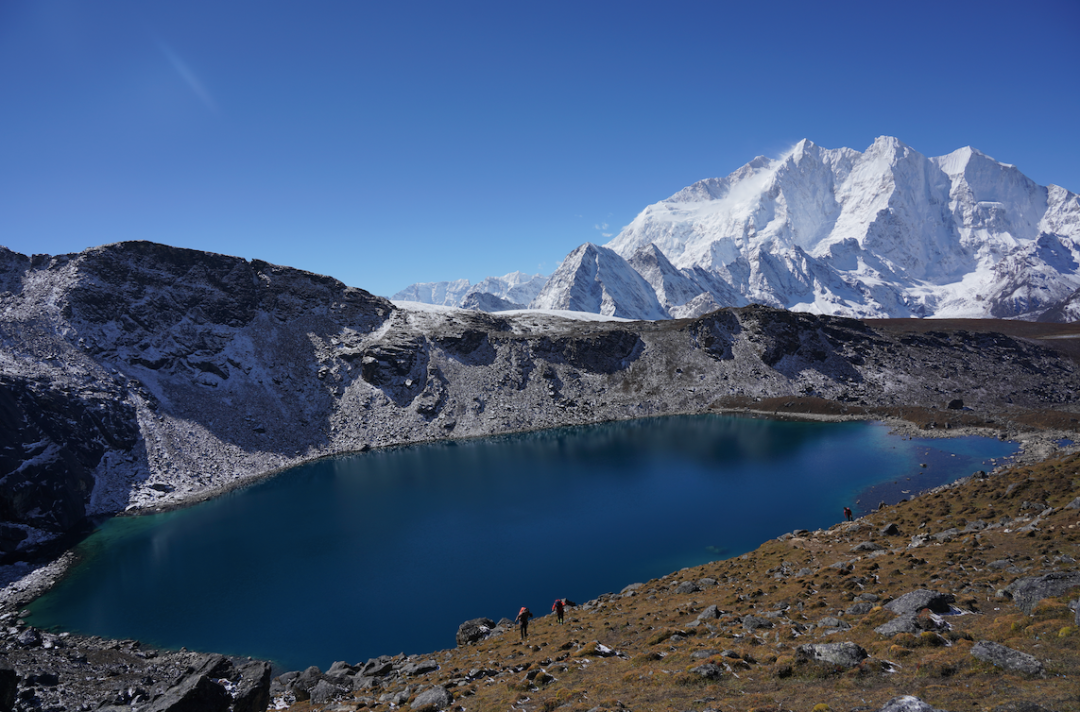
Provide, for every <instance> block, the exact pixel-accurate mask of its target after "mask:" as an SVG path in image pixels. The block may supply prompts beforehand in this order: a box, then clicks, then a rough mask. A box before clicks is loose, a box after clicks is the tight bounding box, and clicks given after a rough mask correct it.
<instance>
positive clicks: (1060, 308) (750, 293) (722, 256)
mask: <svg viewBox="0 0 1080 712" xmlns="http://www.w3.org/2000/svg"><path fill="white" fill-rule="evenodd" d="M1078 267H1080V198H1078V196H1077V195H1076V194H1075V193H1071V192H1069V191H1067V190H1065V189H1063V188H1060V187H1058V186H1049V187H1043V186H1039V185H1036V184H1035V183H1034V182H1033V181H1031V180H1030V179H1028V178H1027V177H1025V176H1024V175H1023V174H1022V173H1021V172H1020V171H1019V170H1017V168H1016V167H1014V166H1011V165H1006V164H1003V163H999V162H997V161H995V160H994V159H992V158H990V157H989V156H986V155H984V154H982V153H980V152H979V151H977V150H974V149H972V148H970V147H968V148H962V149H959V150H957V151H954V152H952V153H950V154H948V155H945V156H940V157H936V158H928V157H926V156H923V155H922V154H920V153H918V152H917V151H915V150H913V149H912V148H911V147H909V146H907V145H905V144H903V143H902V142H900V141H898V140H897V139H895V138H889V137H881V138H879V139H877V140H876V141H875V142H874V144H873V145H872V146H870V147H869V148H868V149H867V150H866V151H865V152H864V153H859V152H858V151H854V150H852V149H849V148H841V149H825V148H821V147H820V146H817V145H815V144H813V143H811V142H810V141H807V140H803V141H801V142H799V143H798V144H797V145H796V146H795V147H794V148H793V149H792V150H791V151H789V152H787V153H786V154H785V155H783V156H781V157H780V158H776V159H770V158H765V157H763V156H759V157H758V158H755V159H754V160H753V161H751V162H750V163H747V164H746V165H745V166H743V167H742V168H739V169H738V170H736V171H735V172H733V173H731V174H730V175H728V176H727V177H724V178H711V179H708V180H702V181H699V182H697V183H695V184H693V185H691V186H689V187H687V188H684V189H683V190H680V191H679V192H678V193H676V194H675V195H673V196H671V197H670V198H667V199H666V200H662V201H660V202H658V203H655V204H653V205H650V206H648V207H647V208H645V209H644V210H643V211H642V212H641V213H640V214H639V215H638V216H637V217H636V218H635V219H634V220H633V222H631V223H630V224H629V225H628V226H626V227H625V228H624V229H623V230H622V231H621V232H620V233H619V234H618V235H616V236H615V238H613V239H612V240H611V241H610V242H609V243H607V245H605V246H599V245H593V244H585V245H582V246H581V247H579V248H577V249H576V250H574V251H573V252H572V253H570V255H568V256H567V257H566V259H565V260H564V261H563V263H562V265H561V266H560V267H559V268H558V269H557V270H556V271H555V273H554V274H552V275H551V276H550V278H548V279H547V281H546V282H544V283H543V284H542V285H541V286H539V287H536V289H537V291H536V292H535V296H533V297H532V299H531V301H529V302H527V305H528V307H529V308H532V309H569V310H576V311H585V312H592V313H596V314H605V315H610V316H619V317H625V318H629V319H652V320H655V319H669V318H683V317H692V316H697V315H700V314H704V313H707V312H709V311H711V310H713V309H716V308H718V307H740V306H746V305H749V304H763V305H766V306H772V307H776V308H781V309H788V310H792V311H800V312H809V313H815V314H831V315H835V316H851V317H857V318H906V317H919V318H921V317H945V318H1001V319H1023V320H1029V321H1040V320H1041V321H1051V322H1069V321H1075V320H1076V319H1077V318H1078V317H1080V293H1078V290H1080V275H1078ZM515 274H517V273H515ZM509 277H511V275H507V278H509ZM502 279H503V280H505V279H506V278H502ZM539 282H540V280H539V279H536V278H534V280H533V282H532V284H533V285H536V284H538V283H539ZM446 285H457V289H458V291H459V292H460V295H459V296H457V297H455V292H454V290H453V289H448V288H447V286H446ZM505 291H506V287H504V286H503V285H502V283H501V282H500V281H499V280H498V279H495V280H485V281H484V282H481V283H480V284H477V285H474V286H471V287H470V286H469V285H468V282H467V281H464V280H462V281H460V282H456V283H450V282H439V283H434V284H425V285H413V286H411V287H409V288H408V289H406V290H404V291H402V292H399V293H397V294H395V295H394V299H401V300H413V301H421V302H427V303H440V304H448V305H452V306H463V307H467V308H479V309H482V310H486V311H501V310H505V309H512V308H519V307H520V306H523V305H525V304H526V302H524V301H523V300H522V297H523V296H525V292H522V291H520V290H519V293H518V295H517V296H518V298H517V299H507V298H506V296H505ZM465 292H468V293H469V294H471V295H472V300H471V301H470V302H469V303H468V304H466V303H465V301H464V299H463V295H464V293H465ZM482 293H489V294H491V295H492V296H494V297H499V298H500V299H501V300H505V301H508V302H510V304H500V303H499V302H498V301H491V302H490V303H489V305H488V306H486V307H485V306H483V305H482V303H481V300H479V299H478V297H477V295H478V294H482ZM435 295H442V297H443V299H442V301H438V300H436V299H434V298H432V297H434V296H435Z"/></svg>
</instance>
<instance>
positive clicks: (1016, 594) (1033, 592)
mask: <svg viewBox="0 0 1080 712" xmlns="http://www.w3.org/2000/svg"><path fill="white" fill-rule="evenodd" d="M1077 587H1080V571H1068V572H1063V571H1056V572H1054V573H1050V574H1045V575H1043V576H1032V577H1029V578H1022V579H1019V580H1017V581H1013V582H1012V583H1011V584H1009V585H1008V586H1006V587H1005V592H1006V593H1008V594H1009V595H1011V596H1012V599H1013V603H1015V604H1016V605H1017V607H1019V608H1020V610H1022V611H1023V612H1024V613H1028V614H1030V613H1031V611H1032V609H1033V608H1035V604H1036V603H1038V602H1039V601H1041V600H1043V599H1044V598H1052V597H1054V596H1060V595H1061V594H1063V593H1065V592H1066V591H1068V590H1069V589H1071V588H1077Z"/></svg>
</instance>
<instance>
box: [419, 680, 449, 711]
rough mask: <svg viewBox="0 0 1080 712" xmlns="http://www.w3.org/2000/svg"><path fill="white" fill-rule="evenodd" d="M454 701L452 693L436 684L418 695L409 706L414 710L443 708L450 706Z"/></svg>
mask: <svg viewBox="0 0 1080 712" xmlns="http://www.w3.org/2000/svg"><path fill="white" fill-rule="evenodd" d="M452 701H453V697H451V695H450V693H449V692H447V691H446V689H445V688H442V687H439V686H438V685H436V686H435V687H429V688H428V689H426V690H424V691H423V692H421V693H420V694H419V695H417V696H416V699H414V700H413V701H412V704H411V705H409V706H410V707H411V708H412V709H414V710H441V709H447V708H448V707H450V703H451V702H452Z"/></svg>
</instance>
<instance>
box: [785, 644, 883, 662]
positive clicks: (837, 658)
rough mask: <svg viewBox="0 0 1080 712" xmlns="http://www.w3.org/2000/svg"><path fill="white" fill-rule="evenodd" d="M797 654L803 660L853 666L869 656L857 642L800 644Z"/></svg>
mask: <svg viewBox="0 0 1080 712" xmlns="http://www.w3.org/2000/svg"><path fill="white" fill-rule="evenodd" d="M796 655H797V656H798V657H799V658H801V659H803V660H817V661H819V662H823V663H829V664H831V665H839V666H840V667H845V668H853V667H855V666H856V665H858V664H859V663H860V662H862V661H863V660H865V659H866V658H867V653H866V650H864V649H863V648H862V646H859V645H856V644H855V643H811V644H808V645H800V646H799V647H798V648H797V649H796Z"/></svg>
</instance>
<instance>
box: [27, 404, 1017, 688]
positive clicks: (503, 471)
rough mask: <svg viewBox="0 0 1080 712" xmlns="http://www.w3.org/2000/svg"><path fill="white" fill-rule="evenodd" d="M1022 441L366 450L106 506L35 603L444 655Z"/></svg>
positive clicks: (65, 626) (735, 439) (742, 437)
mask: <svg viewBox="0 0 1080 712" xmlns="http://www.w3.org/2000/svg"><path fill="white" fill-rule="evenodd" d="M1016 449H1017V448H1016V445H1015V444H1014V443H1007V442H1001V441H998V440H996V439H992V438H979V437H963V438H944V439H905V438H902V437H900V436H896V435H890V434H889V431H888V428H887V427H886V426H884V425H882V424H880V423H869V422H850V423H817V422H781V421H769V420H756V419H746V418H736V417H731V416H716V415H702V416H678V417H668V418H654V419H646V420H637V421H628V422H619V423H608V424H603V425H596V426H587V427H574V428H560V429H557V430H548V431H541V432H535V433H526V434H520V435H512V436H504V437H497V438H485V439H479V440H467V441H456V442H444V443H436V444H425V445H417V446H409V447H400V448H393V449H387V450H380V451H372V452H367V453H361V454H356V455H351V456H347V457H338V458H333V459H327V460H321V461H318V462H314V463H311V464H308V465H304V466H301V467H297V468H295V469H293V470H289V471H288V472H284V473H282V474H280V475H278V476H276V477H274V478H273V479H270V480H267V481H264V482H262V483H260V484H258V485H255V486H252V487H249V488H246V489H242V490H238V491H236V492H232V493H230V494H228V495H225V496H223V497H221V498H219V499H215V500H211V501H208V502H204V503H201V504H198V505H196V506H193V507H190V508H187V509H183V510H179V511H173V512H168V513H164V514H159V515H152V516H145V517H124V518H117V519H113V520H110V521H108V522H106V523H105V524H104V525H103V526H102V527H101V528H100V529H98V530H97V531H96V532H95V533H94V534H93V535H92V536H90V537H89V538H88V539H87V540H86V541H85V542H83V543H82V544H81V545H80V546H79V549H78V553H79V555H80V556H81V562H80V563H79V564H78V565H77V566H76V567H74V568H73V569H72V571H71V572H70V573H69V574H68V575H67V576H66V577H65V578H64V579H63V580H62V581H61V582H60V583H59V584H58V585H57V586H56V587H54V588H53V590H52V591H50V592H49V593H47V594H46V595H45V596H43V597H41V598H39V599H38V600H36V601H35V602H34V603H32V604H31V606H30V610H31V617H30V619H29V620H30V623H31V624H33V625H35V626H38V627H43V628H45V627H55V628H57V629H59V630H68V631H72V632H78V633H83V634H89V635H101V636H105V637H111V638H135V639H138V640H141V641H143V642H144V644H146V645H147V646H160V647H167V648H179V647H181V646H185V647H187V648H189V649H192V650H205V651H214V652H219V653H224V654H227V655H250V656H253V657H257V658H263V659H269V660H272V661H274V662H275V664H276V666H277V667H279V668H281V669H292V670H301V669H304V668H306V667H308V666H309V665H318V666H319V667H320V668H322V669H324V670H325V669H326V668H328V667H329V666H330V664H331V663H332V662H334V661H336V660H344V661H346V662H350V663H356V662H362V661H363V660H366V659H367V658H370V657H374V656H377V655H383V654H396V653H399V652H405V653H409V654H413V653H424V652H432V651H435V650H440V649H443V648H449V647H453V646H454V634H455V632H456V631H457V627H458V625H459V624H460V623H462V622H463V621H465V620H468V619H471V618H477V617H481V616H484V617H489V618H492V619H494V620H496V621H498V620H499V619H500V618H502V617H507V618H513V617H514V615H515V614H516V612H517V610H518V608H519V607H521V606H523V605H527V606H529V607H530V608H531V609H532V611H533V612H534V613H535V614H537V615H544V614H545V613H547V612H548V611H549V609H550V607H551V603H552V601H554V599H555V598H559V597H567V598H570V599H572V600H575V601H577V602H579V603H580V602H583V601H585V600H588V599H591V598H594V597H596V596H598V595H600V594H602V593H605V592H608V591H617V590H619V589H621V588H622V587H623V586H625V585H627V584H630V583H633V582H636V581H645V580H648V579H651V578H655V577H657V576H662V575H664V574H667V573H670V572H673V571H677V570H678V569H681V568H683V567H686V566H695V565H698V564H702V563H706V562H708V561H713V560H716V559H722V558H728V557H731V556H737V555H739V554H741V553H744V552H746V551H749V550H751V549H753V548H755V547H756V546H758V545H759V544H760V543H761V542H763V541H765V540H767V539H769V538H772V537H776V536H778V535H780V534H782V533H784V532H788V531H792V530H794V529H811V530H813V529H818V528H824V527H828V526H831V525H832V524H834V523H836V522H837V521H840V520H841V519H842V517H843V515H842V509H843V507H844V506H845V505H848V506H851V507H852V508H853V509H854V510H855V513H856V515H859V514H860V513H862V512H865V511H868V510H869V508H871V507H876V506H877V504H878V502H879V501H881V500H882V499H884V500H885V501H887V502H889V503H893V502H895V501H898V500H899V499H902V498H905V497H910V496H913V495H914V494H915V493H917V492H918V491H919V490H920V489H926V488H929V487H933V486H937V485H939V484H944V483H946V482H950V481H953V480H955V479H957V478H959V477H962V476H964V475H968V474H971V472H973V471H975V470H978V469H989V465H988V461H989V459H991V458H1003V457H1008V456H1010V455H1013V454H1014V453H1015V452H1016ZM871 488H872V489H871ZM857 501H858V502H859V503H858V504H856V502H857Z"/></svg>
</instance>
